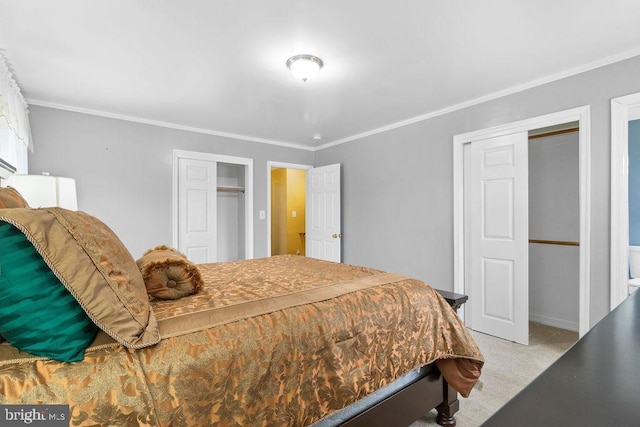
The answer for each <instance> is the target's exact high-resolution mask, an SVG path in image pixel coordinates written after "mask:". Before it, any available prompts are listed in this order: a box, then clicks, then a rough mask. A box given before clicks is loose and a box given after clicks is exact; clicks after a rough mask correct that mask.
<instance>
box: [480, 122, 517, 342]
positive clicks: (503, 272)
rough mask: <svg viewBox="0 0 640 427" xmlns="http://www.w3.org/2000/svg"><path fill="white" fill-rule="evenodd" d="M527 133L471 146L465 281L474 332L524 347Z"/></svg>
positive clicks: (483, 141) (493, 139) (487, 140)
mask: <svg viewBox="0 0 640 427" xmlns="http://www.w3.org/2000/svg"><path fill="white" fill-rule="evenodd" d="M527 144H528V139H527V132H519V133H514V134H510V135H505V136H500V137H495V138H490V139H485V140H481V141H474V142H472V143H471V180H470V183H469V186H470V191H471V206H470V208H471V209H470V211H468V212H469V213H470V215H471V220H470V222H471V230H470V233H471V235H470V236H469V240H470V243H471V251H470V266H471V268H470V277H468V280H469V283H470V288H469V290H470V291H469V293H470V297H469V301H470V303H471V305H472V307H471V321H472V322H471V325H472V328H473V329H474V330H477V331H480V332H484V333H487V334H490V335H494V336H497V337H501V338H504V339H508V340H511V341H515V342H518V343H521V344H525V345H527V344H528V343H529V284H528V280H529V247H528V245H529V230H528V220H529V218H528V217H529V214H528V205H529V200H528V198H529V196H528V155H527V147H528V145H527Z"/></svg>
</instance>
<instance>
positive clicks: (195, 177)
mask: <svg viewBox="0 0 640 427" xmlns="http://www.w3.org/2000/svg"><path fill="white" fill-rule="evenodd" d="M216 187H217V178H216V162H211V161H205V160H195V159H189V158H180V159H179V160H178V198H179V201H178V224H179V226H178V250H179V251H180V252H182V253H184V254H185V255H186V256H187V258H189V259H190V260H191V261H192V262H194V263H196V264H201V263H207V262H215V261H216V260H217V253H216V252H217V243H216V242H217V236H216V226H217V224H216V209H217V200H216V198H217V197H216V196H217V191H216Z"/></svg>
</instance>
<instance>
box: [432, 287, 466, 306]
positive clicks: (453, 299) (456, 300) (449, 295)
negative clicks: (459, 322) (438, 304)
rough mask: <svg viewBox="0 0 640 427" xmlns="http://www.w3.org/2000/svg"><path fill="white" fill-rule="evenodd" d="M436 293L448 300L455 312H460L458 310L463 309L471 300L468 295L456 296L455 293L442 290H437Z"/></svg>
mask: <svg viewBox="0 0 640 427" xmlns="http://www.w3.org/2000/svg"><path fill="white" fill-rule="evenodd" d="M435 291H436V292H438V293H439V294H440V295H442V297H443V298H444V299H445V300H447V302H448V303H449V305H450V306H451V308H453V310H454V311H458V309H459V308H460V307H462V304H464V303H465V302H467V300H468V299H469V297H468V296H467V295H463V294H456V293H455V292H449V291H443V290H440V289H435Z"/></svg>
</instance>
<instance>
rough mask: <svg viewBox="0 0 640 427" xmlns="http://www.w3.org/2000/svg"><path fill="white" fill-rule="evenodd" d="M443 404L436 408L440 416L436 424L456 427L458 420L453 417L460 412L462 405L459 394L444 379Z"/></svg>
mask: <svg viewBox="0 0 640 427" xmlns="http://www.w3.org/2000/svg"><path fill="white" fill-rule="evenodd" d="M442 382H443V384H442V387H443V390H442V397H443V399H442V403H441V404H439V405H438V406H437V407H436V410H437V411H438V416H437V417H436V422H437V423H438V424H440V425H441V426H455V425H456V419H455V418H454V417H453V415H454V414H455V413H456V412H458V409H459V408H460V403H459V402H458V392H456V390H455V389H454V388H453V387H451V386H450V385H449V384H448V383H447V382H446V381H445V380H444V378H443V379H442Z"/></svg>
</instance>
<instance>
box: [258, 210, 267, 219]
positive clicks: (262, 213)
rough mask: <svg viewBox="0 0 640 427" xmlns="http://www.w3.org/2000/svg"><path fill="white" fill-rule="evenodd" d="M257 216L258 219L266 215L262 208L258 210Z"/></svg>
mask: <svg viewBox="0 0 640 427" xmlns="http://www.w3.org/2000/svg"><path fill="white" fill-rule="evenodd" d="M258 216H259V217H260V219H265V218H266V217H267V213H266V212H265V211H263V210H260V211H258Z"/></svg>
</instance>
